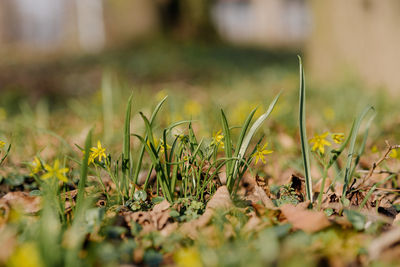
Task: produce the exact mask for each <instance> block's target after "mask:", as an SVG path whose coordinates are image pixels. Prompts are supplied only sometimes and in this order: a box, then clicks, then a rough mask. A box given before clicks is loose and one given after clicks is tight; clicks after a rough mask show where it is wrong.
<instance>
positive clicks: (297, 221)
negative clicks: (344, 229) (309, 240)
mask: <svg viewBox="0 0 400 267" xmlns="http://www.w3.org/2000/svg"><path fill="white" fill-rule="evenodd" d="M280 209H281V212H282V214H283V215H284V216H285V218H286V219H287V220H288V222H289V223H291V224H292V225H293V228H294V229H299V230H303V231H305V232H308V233H313V232H317V231H320V230H322V229H324V228H326V227H328V226H329V225H330V224H331V223H330V222H329V220H328V219H327V218H326V216H325V214H324V212H322V211H318V212H317V211H311V210H307V209H305V208H304V207H299V206H293V205H291V204H285V205H283V206H281V207H280Z"/></svg>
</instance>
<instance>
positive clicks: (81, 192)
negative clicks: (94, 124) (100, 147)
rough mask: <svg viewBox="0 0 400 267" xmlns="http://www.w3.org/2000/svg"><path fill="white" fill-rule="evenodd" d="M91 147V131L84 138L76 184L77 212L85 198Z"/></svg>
mask: <svg viewBox="0 0 400 267" xmlns="http://www.w3.org/2000/svg"><path fill="white" fill-rule="evenodd" d="M91 145H92V130H90V131H89V133H88V134H87V136H86V141H85V154H84V155H83V158H82V164H81V177H80V180H79V184H78V195H77V200H76V209H77V210H79V209H80V207H81V206H82V205H83V199H84V196H85V185H86V181H87V176H88V169H89V154H90V147H91Z"/></svg>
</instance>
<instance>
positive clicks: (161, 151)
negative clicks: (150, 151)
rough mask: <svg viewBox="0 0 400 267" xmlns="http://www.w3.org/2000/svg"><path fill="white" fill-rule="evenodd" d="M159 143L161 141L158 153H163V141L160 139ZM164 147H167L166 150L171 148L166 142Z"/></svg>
mask: <svg viewBox="0 0 400 267" xmlns="http://www.w3.org/2000/svg"><path fill="white" fill-rule="evenodd" d="M160 143H161V146H160V153H164V149H165V145H164V141H163V140H161V139H160ZM166 147H167V150H168V149H171V146H170V145H168V144H167V146H166Z"/></svg>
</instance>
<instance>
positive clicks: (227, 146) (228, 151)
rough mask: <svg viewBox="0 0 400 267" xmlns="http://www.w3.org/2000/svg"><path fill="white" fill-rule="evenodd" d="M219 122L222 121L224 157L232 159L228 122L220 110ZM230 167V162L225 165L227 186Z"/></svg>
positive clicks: (229, 177) (230, 177)
mask: <svg viewBox="0 0 400 267" xmlns="http://www.w3.org/2000/svg"><path fill="white" fill-rule="evenodd" d="M221 121H222V131H223V133H224V141H225V142H224V143H225V157H226V158H231V157H232V144H231V133H230V131H229V125H228V120H227V119H226V116H225V113H224V111H223V110H222V109H221ZM231 165H232V162H231V161H229V162H227V163H226V178H227V184H229V183H230V180H231V179H232V173H231Z"/></svg>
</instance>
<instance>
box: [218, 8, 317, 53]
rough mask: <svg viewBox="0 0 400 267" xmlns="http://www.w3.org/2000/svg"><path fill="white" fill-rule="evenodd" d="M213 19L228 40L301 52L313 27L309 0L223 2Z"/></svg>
mask: <svg viewBox="0 0 400 267" xmlns="http://www.w3.org/2000/svg"><path fill="white" fill-rule="evenodd" d="M213 17H214V21H215V24H216V27H217V29H218V32H219V33H220V35H221V36H222V37H223V38H224V39H226V40H228V41H230V42H233V43H239V44H256V45H260V46H263V47H280V48H282V47H286V48H295V49H298V48H299V47H301V46H302V45H303V44H304V43H305V42H306V40H307V39H308V36H309V34H310V27H311V25H310V24H311V14H310V12H309V7H308V2H307V1H306V0H219V1H216V5H215V6H214V9H213Z"/></svg>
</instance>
